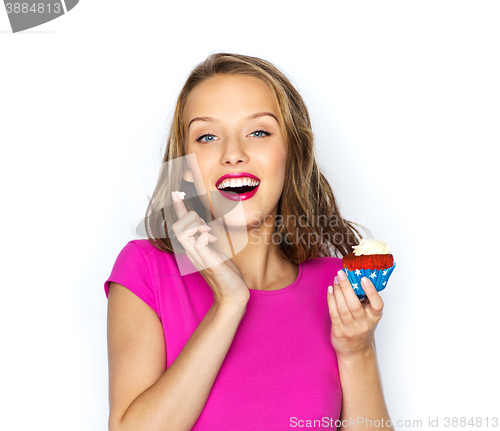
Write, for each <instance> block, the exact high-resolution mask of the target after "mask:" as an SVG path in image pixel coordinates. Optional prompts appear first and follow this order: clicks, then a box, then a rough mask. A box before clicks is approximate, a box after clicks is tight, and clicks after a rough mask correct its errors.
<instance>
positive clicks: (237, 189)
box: [219, 184, 259, 195]
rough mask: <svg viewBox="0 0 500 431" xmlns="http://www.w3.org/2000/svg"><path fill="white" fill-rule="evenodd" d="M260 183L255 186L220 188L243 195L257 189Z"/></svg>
mask: <svg viewBox="0 0 500 431" xmlns="http://www.w3.org/2000/svg"><path fill="white" fill-rule="evenodd" d="M258 186H259V185H258V184H257V185H255V186H241V187H224V188H223V189H219V190H221V191H223V192H226V193H232V194H238V195H242V194H244V193H248V192H251V191H252V190H255V189H256V188H257V187H258Z"/></svg>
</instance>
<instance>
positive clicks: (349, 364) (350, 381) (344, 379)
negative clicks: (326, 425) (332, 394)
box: [338, 342, 394, 431]
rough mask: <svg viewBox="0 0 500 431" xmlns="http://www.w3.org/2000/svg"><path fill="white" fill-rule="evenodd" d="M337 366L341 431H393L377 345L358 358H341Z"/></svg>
mask: <svg viewBox="0 0 500 431" xmlns="http://www.w3.org/2000/svg"><path fill="white" fill-rule="evenodd" d="M338 365H339V375H340V381H341V384H342V412H341V415H340V420H341V423H342V426H341V427H340V428H339V430H340V431H348V430H356V431H361V430H371V429H377V430H380V429H384V430H389V431H391V430H392V431H394V428H393V427H392V426H387V423H389V425H391V422H390V417H389V412H388V411H387V406H386V404H385V400H384V395H383V391H382V383H381V378H380V373H379V370H378V364H377V354H376V349H375V342H374V343H373V347H372V348H370V349H369V350H367V351H366V352H364V353H362V354H359V355H358V356H352V357H348V358H344V357H340V358H338ZM370 421H371V423H370ZM387 421H389V422H387ZM353 424H354V426H353ZM344 425H346V426H344Z"/></svg>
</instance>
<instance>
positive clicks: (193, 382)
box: [108, 283, 246, 431]
mask: <svg viewBox="0 0 500 431" xmlns="http://www.w3.org/2000/svg"><path fill="white" fill-rule="evenodd" d="M113 285H114V286H113ZM111 286H113V287H111ZM111 286H110V291H109V296H108V306H109V309H108V350H109V363H110V403H111V407H110V418H109V429H110V431H139V430H141V431H142V430H148V431H167V430H169V431H170V430H191V428H192V427H193V425H194V423H195V422H196V421H197V420H198V417H199V416H200V414H201V412H202V410H203V407H204V406H205V403H206V401H207V398H208V395H209V393H210V390H211V389H212V386H213V383H214V381H215V378H216V377H217V374H218V372H219V370H220V367H221V365H222V362H223V361H224V358H225V356H226V354H227V351H228V350H229V347H230V346H231V343H232V341H233V338H234V335H235V333H236V330H237V328H238V326H239V323H240V321H241V319H242V318H243V316H244V314H245V310H246V306H244V305H241V306H233V305H232V304H216V303H214V305H212V307H211V308H210V309H209V311H208V312H207V314H206V315H205V317H204V318H203V320H202V321H201V322H200V324H199V326H198V327H197V329H196V330H195V332H194V333H193V335H192V336H191V338H190V339H189V340H188V342H187V343H186V345H185V346H184V348H183V350H182V351H181V353H180V354H179V356H178V357H177V358H176V360H175V361H174V363H173V364H172V365H171V366H170V367H169V368H168V369H167V370H166V371H164V363H165V362H164V361H163V365H162V366H163V369H162V374H161V376H160V377H159V378H158V379H157V381H156V382H154V383H153V384H152V385H149V384H145V381H144V379H145V376H153V375H155V373H156V375H158V371H159V368H158V367H159V366H160V361H159V360H158V355H159V353H160V351H159V348H160V347H161V342H160V339H159V337H162V339H163V333H162V332H161V333H160V330H161V322H160V321H159V319H158V316H157V315H156V313H154V311H153V310H151V309H150V308H149V307H148V306H147V305H146V304H144V303H143V302H142V301H141V300H140V299H139V298H137V297H136V296H135V295H134V294H133V293H132V292H130V291H128V290H127V289H126V288H125V287H123V286H121V285H119V284H116V283H111ZM131 317H132V318H134V317H135V318H136V319H137V320H136V322H135V324H134V322H130V320H131ZM154 319H156V320H157V321H156V320H154ZM148 322H149V325H150V326H145V324H148ZM158 325H159V326H158ZM131 328H139V329H137V331H138V332H137V333H134V330H133V329H131ZM141 332H143V334H142V335H141ZM151 333H155V334H156V337H158V338H157V340H155V341H151V340H150V341H149V344H145V342H144V341H142V340H143V339H144V335H145V334H151ZM163 343H164V341H163ZM155 346H156V347H155ZM163 346H164V344H163ZM145 351H146V352H150V355H149V357H148V356H147V355H146V354H144V353H142V352H145ZM160 357H162V358H163V359H164V358H165V353H164V350H163V354H162V355H160ZM134 358H136V359H137V358H140V359H137V360H134ZM148 367H149V369H148ZM151 367H155V369H154V370H151ZM150 378H151V377H150ZM134 379H135V380H134ZM140 382H142V383H140ZM140 384H142V385H143V386H144V385H146V386H147V387H146V388H141V389H139V387H140ZM132 400H133V401H132Z"/></svg>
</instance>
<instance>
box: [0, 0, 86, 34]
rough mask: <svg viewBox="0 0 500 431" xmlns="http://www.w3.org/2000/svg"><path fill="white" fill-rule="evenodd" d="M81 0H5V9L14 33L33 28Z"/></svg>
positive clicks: (69, 8)
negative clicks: (18, 0)
mask: <svg viewBox="0 0 500 431" xmlns="http://www.w3.org/2000/svg"><path fill="white" fill-rule="evenodd" d="M78 1H79V0H50V1H47V0H45V1H44V0H38V1H29V0H28V1H26V0H24V1H20V2H17V1H10V0H4V3H5V9H6V11H7V15H8V17H9V21H10V27H11V28H12V32H13V33H17V32H19V31H23V30H27V29H28V28H33V27H36V26H38V25H41V24H45V23H46V22H49V21H52V20H53V19H56V18H59V17H60V16H61V15H64V14H65V13H68V12H69V11H70V10H71V9H73V8H74V7H75V6H76V5H77V4H78Z"/></svg>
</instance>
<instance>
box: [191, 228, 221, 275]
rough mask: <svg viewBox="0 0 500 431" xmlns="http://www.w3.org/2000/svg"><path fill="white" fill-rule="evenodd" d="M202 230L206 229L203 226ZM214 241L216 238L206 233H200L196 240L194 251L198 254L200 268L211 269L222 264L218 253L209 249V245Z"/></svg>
mask: <svg viewBox="0 0 500 431" xmlns="http://www.w3.org/2000/svg"><path fill="white" fill-rule="evenodd" d="M202 228H203V229H206V228H205V227H204V226H202ZM216 240H217V237H215V236H214V235H212V234H210V233H208V232H202V233H201V234H200V236H199V237H198V239H197V240H196V243H195V245H194V249H195V250H196V253H197V254H198V256H199V259H200V268H202V269H206V268H211V267H213V266H215V265H219V264H222V263H223V262H222V259H221V257H220V256H219V255H218V253H217V252H216V251H214V250H213V249H211V248H210V247H209V243H210V242H214V241H216Z"/></svg>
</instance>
